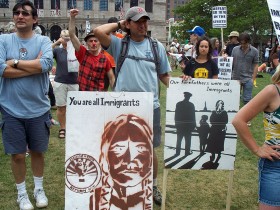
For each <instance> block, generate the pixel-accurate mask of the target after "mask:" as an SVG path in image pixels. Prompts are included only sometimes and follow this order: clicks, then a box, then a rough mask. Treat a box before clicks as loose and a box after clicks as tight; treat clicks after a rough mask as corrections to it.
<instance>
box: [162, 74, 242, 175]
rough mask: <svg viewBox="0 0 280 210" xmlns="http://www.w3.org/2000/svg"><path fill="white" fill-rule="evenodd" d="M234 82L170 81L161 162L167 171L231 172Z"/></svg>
mask: <svg viewBox="0 0 280 210" xmlns="http://www.w3.org/2000/svg"><path fill="white" fill-rule="evenodd" d="M239 100H240V84H239V82H238V81H236V80H219V79H191V80H187V81H183V82H182V79H181V78H170V83H169V88H168V89H167V97H166V127H165V145H164V162H165V168H170V169H222V170H233V169H234V161H235V154H236V141H237V134H236V131H235V129H234V127H233V125H232V124H231V121H232V119H233V117H234V116H235V114H236V113H237V111H238V109H239Z"/></svg>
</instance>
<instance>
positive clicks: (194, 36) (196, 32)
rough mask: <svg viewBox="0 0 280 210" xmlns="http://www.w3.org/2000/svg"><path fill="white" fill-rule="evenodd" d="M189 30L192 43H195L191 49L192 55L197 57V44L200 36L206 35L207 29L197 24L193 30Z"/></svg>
mask: <svg viewBox="0 0 280 210" xmlns="http://www.w3.org/2000/svg"><path fill="white" fill-rule="evenodd" d="M187 32H188V33H190V43H192V44H193V47H192V49H191V56H192V57H193V58H195V57H196V50H195V45H196V43H197V41H198V39H199V37H202V36H204V35H205V31H204V29H203V28H202V27H200V26H195V27H194V28H193V29H192V30H187Z"/></svg>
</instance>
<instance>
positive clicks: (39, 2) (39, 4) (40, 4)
mask: <svg viewBox="0 0 280 210" xmlns="http://www.w3.org/2000/svg"><path fill="white" fill-rule="evenodd" d="M34 6H35V7H36V9H44V0H34Z"/></svg>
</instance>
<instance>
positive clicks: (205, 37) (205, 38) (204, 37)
mask: <svg viewBox="0 0 280 210" xmlns="http://www.w3.org/2000/svg"><path fill="white" fill-rule="evenodd" d="M202 41H207V42H208V45H209V51H208V53H207V59H208V60H211V58H212V50H213V49H212V45H211V42H210V39H209V38H208V37H207V36H202V37H200V38H199V39H198V41H197V43H196V45H195V50H196V55H197V57H198V56H199V55H200V52H199V45H200V43H201V42H202Z"/></svg>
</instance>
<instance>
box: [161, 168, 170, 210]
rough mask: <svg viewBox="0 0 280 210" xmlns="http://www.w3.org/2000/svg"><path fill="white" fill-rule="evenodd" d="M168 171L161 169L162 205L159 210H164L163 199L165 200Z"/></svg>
mask: <svg viewBox="0 0 280 210" xmlns="http://www.w3.org/2000/svg"><path fill="white" fill-rule="evenodd" d="M168 171H169V169H163V184H162V203H161V210H165V199H166V186H167V175H168Z"/></svg>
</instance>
